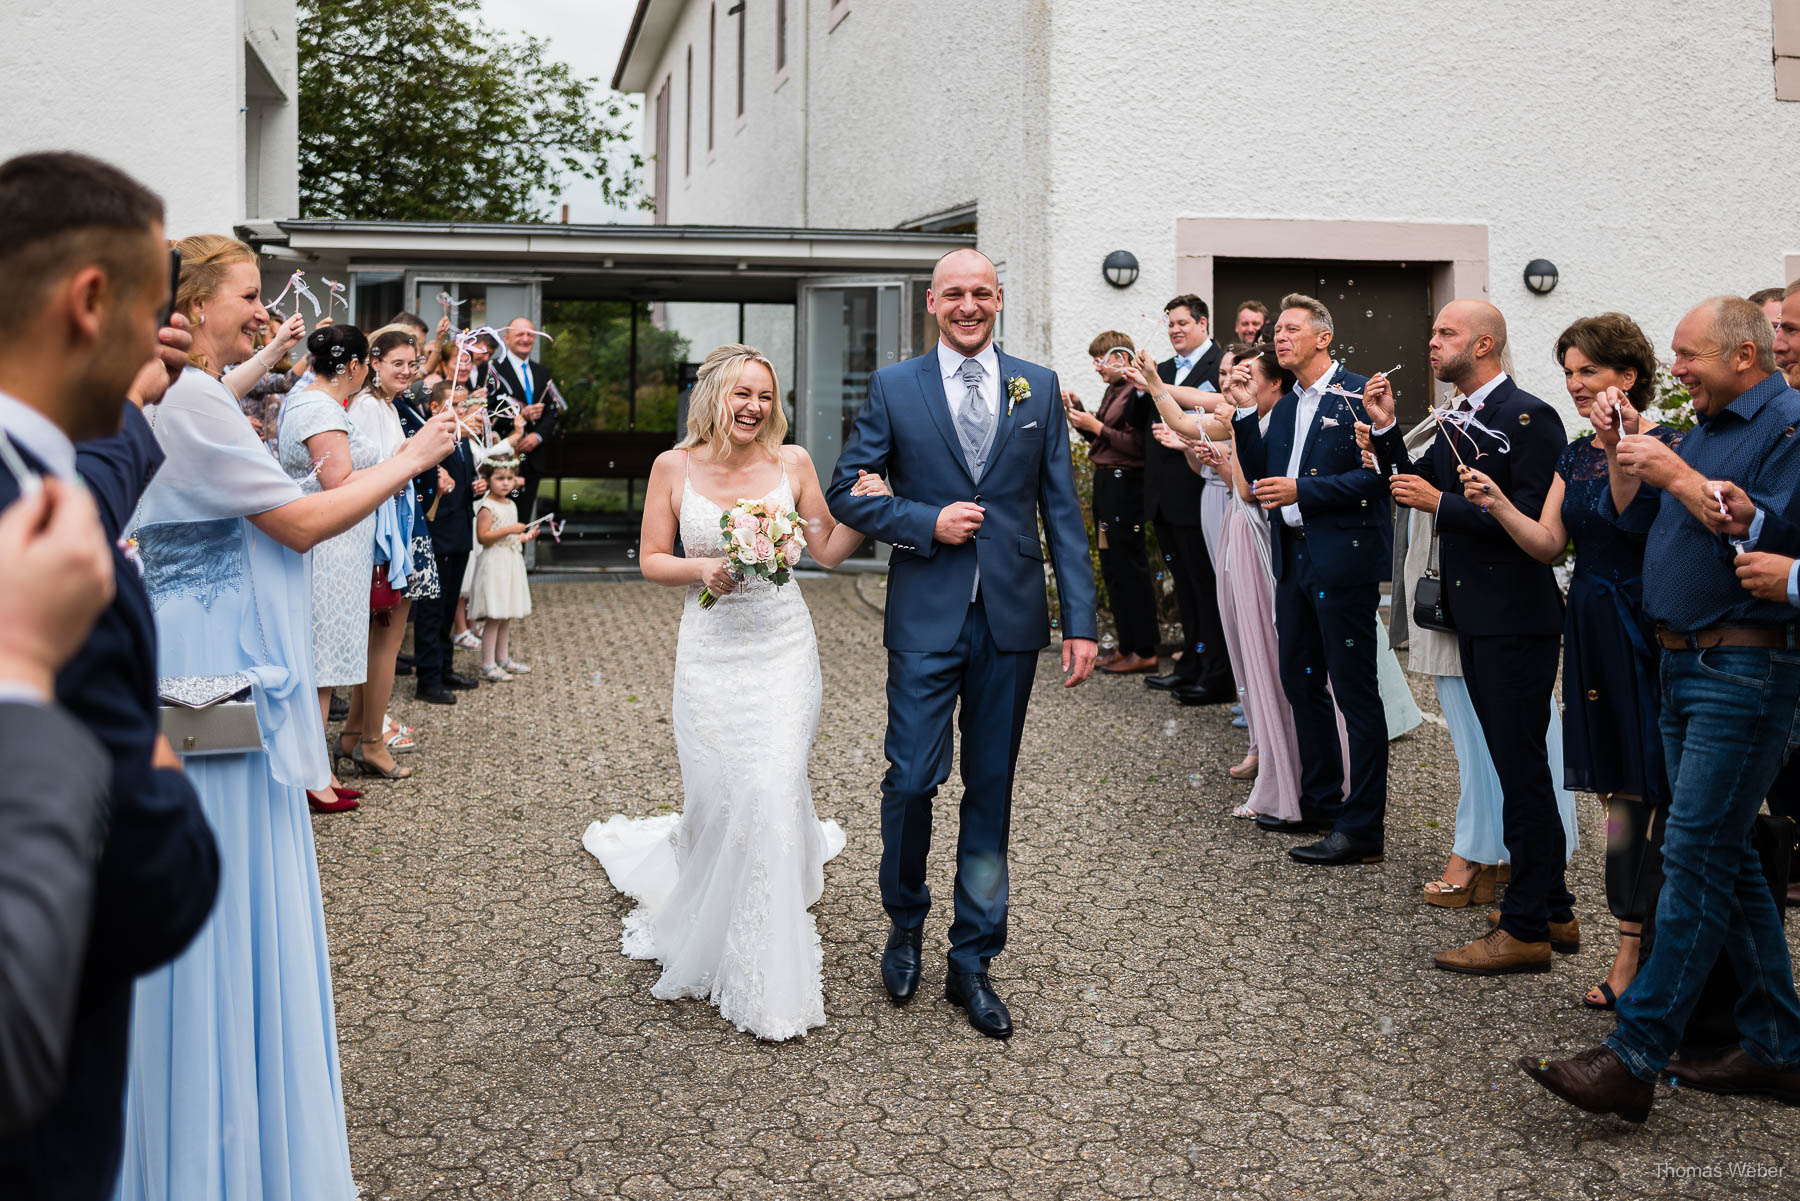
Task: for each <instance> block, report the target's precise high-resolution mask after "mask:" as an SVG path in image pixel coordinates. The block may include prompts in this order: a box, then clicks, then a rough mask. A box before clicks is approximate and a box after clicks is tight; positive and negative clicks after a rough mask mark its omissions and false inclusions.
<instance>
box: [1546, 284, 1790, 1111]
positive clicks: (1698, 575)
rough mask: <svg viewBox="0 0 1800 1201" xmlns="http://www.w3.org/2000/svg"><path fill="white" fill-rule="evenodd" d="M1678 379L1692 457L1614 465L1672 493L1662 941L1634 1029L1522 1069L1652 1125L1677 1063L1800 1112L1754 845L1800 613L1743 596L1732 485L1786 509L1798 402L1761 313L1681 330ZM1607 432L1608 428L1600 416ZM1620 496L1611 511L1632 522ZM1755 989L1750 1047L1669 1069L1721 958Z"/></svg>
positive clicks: (1628, 1013)
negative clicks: (1656, 1102) (1724, 525)
mask: <svg viewBox="0 0 1800 1201" xmlns="http://www.w3.org/2000/svg"><path fill="white" fill-rule="evenodd" d="M1673 348H1674V351H1675V362H1674V365H1673V371H1674V373H1675V376H1676V378H1677V379H1679V380H1680V381H1681V383H1682V384H1683V385H1684V386H1685V387H1686V388H1687V390H1688V392H1689V393H1690V394H1691V395H1692V396H1693V399H1694V412H1695V414H1696V416H1697V417H1698V419H1699V424H1698V425H1697V426H1696V427H1695V428H1694V429H1693V430H1692V431H1690V432H1689V433H1688V435H1687V436H1686V437H1684V438H1683V439H1682V440H1681V446H1680V452H1679V454H1677V453H1676V452H1675V451H1672V450H1670V449H1669V448H1668V447H1667V446H1665V445H1664V444H1663V443H1661V442H1659V441H1657V440H1656V439H1654V438H1651V437H1648V436H1645V435H1641V434H1640V435H1634V436H1631V437H1627V438H1622V439H1621V440H1620V442H1619V447H1618V450H1617V452H1616V453H1615V455H1614V458H1613V463H1612V466H1613V469H1614V472H1615V475H1614V481H1615V486H1614V489H1613V492H1614V493H1615V494H1619V493H1621V492H1623V493H1625V494H1624V495H1620V496H1619V497H1618V501H1619V502H1629V500H1630V496H1631V494H1632V493H1633V492H1634V490H1635V487H1636V482H1640V481H1641V482H1642V483H1644V484H1649V485H1651V486H1653V487H1657V488H1661V489H1662V490H1663V496H1662V501H1661V506H1660V508H1659V509H1658V511H1657V515H1656V520H1655V524H1654V525H1652V526H1651V528H1650V536H1649V541H1648V542H1647V544H1646V546H1645V551H1644V611H1645V612H1646V613H1647V614H1649V616H1650V617H1651V619H1652V620H1654V621H1655V622H1656V627H1657V631H1656V632H1657V640H1658V642H1660V643H1661V645H1662V667H1661V670H1662V690H1663V711H1662V715H1661V723H1662V734H1663V745H1664V747H1665V748H1666V751H1667V759H1668V768H1669V777H1670V781H1669V782H1670V796H1671V800H1670V804H1669V814H1668V818H1667V820H1666V822H1665V826H1664V830H1665V833H1664V838H1663V870H1664V874H1665V877H1666V883H1665V884H1664V885H1663V892H1662V897H1661V899H1660V901H1659V902H1658V903H1657V908H1656V945H1655V947H1654V949H1652V951H1651V952H1650V958H1649V961H1648V962H1646V963H1645V964H1644V966H1643V967H1642V968H1641V969H1640V970H1639V972H1638V975H1637V979H1636V980H1634V981H1633V982H1632V985H1631V988H1630V989H1628V990H1627V991H1626V993H1625V995H1623V996H1622V997H1620V998H1619V1002H1618V1026H1617V1028H1615V1029H1614V1031H1613V1033H1612V1034H1611V1035H1610V1036H1609V1037H1608V1038H1607V1040H1606V1042H1605V1043H1604V1044H1602V1045H1601V1046H1597V1047H1593V1048H1590V1049H1589V1050H1586V1051H1583V1052H1581V1053H1580V1054H1578V1055H1576V1056H1574V1057H1573V1058H1570V1059H1564V1060H1544V1059H1539V1058H1537V1057H1535V1056H1530V1057H1526V1058H1522V1059H1520V1060H1519V1066H1520V1067H1522V1068H1524V1069H1525V1071H1526V1073H1527V1074H1529V1075H1530V1076H1531V1077H1532V1078H1533V1079H1535V1080H1537V1081H1538V1082H1539V1083H1540V1084H1542V1085H1543V1086H1544V1087H1545V1088H1547V1089H1549V1090H1550V1091H1551V1092H1553V1093H1555V1094H1556V1095H1558V1096H1560V1097H1562V1098H1563V1099H1564V1100H1566V1101H1569V1102H1571V1103H1572V1104H1574V1105H1577V1106H1579V1107H1581V1108H1582V1109H1585V1110H1587V1111H1589V1112H1590V1113H1616V1114H1619V1115H1620V1116H1622V1117H1624V1118H1626V1119H1628V1120H1630V1121H1634V1122H1641V1121H1643V1120H1644V1119H1645V1118H1647V1117H1648V1116H1649V1115H1650V1106H1651V1103H1652V1101H1653V1099H1654V1091H1655V1085H1654V1081H1655V1079H1656V1077H1657V1075H1658V1074H1659V1073H1661V1072H1662V1071H1663V1070H1664V1068H1665V1067H1666V1068H1667V1069H1668V1072H1669V1074H1670V1075H1672V1076H1674V1077H1675V1078H1676V1079H1678V1080H1679V1081H1680V1082H1681V1083H1682V1084H1685V1085H1687V1086H1689V1087H1692V1088H1700V1089H1705V1090H1708V1091H1713V1092H1723V1093H1763V1094H1767V1095H1769V1096H1774V1097H1777V1098H1779V1099H1781V1100H1783V1101H1786V1102H1788V1103H1790V1104H1800V997H1797V996H1796V995H1795V992H1794V978H1793V969H1792V966H1791V965H1790V963H1789V960H1788V947H1787V939H1786V938H1785V937H1784V936H1783V933H1782V929H1781V921H1780V918H1779V916H1778V915H1777V913H1776V910H1775V901H1774V898H1773V897H1772V896H1771V895H1770V893H1769V886H1768V882H1767V881H1766V880H1765V879H1764V878H1763V874H1762V867H1761V864H1760V862H1759V861H1758V858H1757V855H1756V852H1755V850H1754V849H1753V848H1752V846H1751V842H1750V831H1751V825H1752V823H1753V822H1754V821H1755V819H1756V813H1757V810H1758V809H1759V808H1760V807H1761V805H1762V799H1763V796H1764V794H1765V793H1767V792H1768V790H1769V785H1770V784H1771V783H1772V782H1773V781H1774V779H1775V774H1776V772H1778V771H1779V770H1780V768H1781V765H1782V762H1783V760H1785V759H1786V757H1787V752H1788V744H1789V741H1790V739H1791V738H1792V737H1793V735H1794V733H1795V714H1796V710H1797V709H1800V627H1797V624H1796V623H1797V620H1800V613H1796V611H1795V610H1794V609H1793V608H1792V607H1790V606H1789V605H1788V604H1787V603H1786V600H1785V598H1784V599H1781V600H1770V599H1765V598H1763V597H1759V596H1757V595H1755V594H1753V593H1751V592H1747V591H1745V589H1744V588H1743V587H1742V586H1740V584H1739V581H1738V577H1737V574H1736V565H1735V563H1734V560H1735V558H1736V548H1735V547H1734V546H1732V544H1731V543H1730V542H1729V541H1728V540H1727V539H1726V538H1725V537H1724V536H1723V535H1722V534H1721V533H1719V532H1717V530H1715V529H1714V528H1712V526H1711V525H1709V522H1708V520H1707V515H1708V514H1711V515H1713V516H1714V517H1716V518H1718V519H1719V520H1720V521H1725V520H1728V519H1729V505H1728V504H1727V503H1726V500H1725V498H1724V489H1723V488H1722V487H1721V482H1722V481H1731V482H1732V483H1735V484H1736V485H1737V486H1738V487H1739V488H1740V489H1741V490H1742V491H1743V493H1745V494H1747V496H1748V497H1749V499H1750V500H1751V501H1752V502H1754V504H1755V505H1756V506H1758V507H1760V508H1763V509H1765V510H1769V511H1774V512H1781V511H1785V510H1786V509H1787V507H1788V502H1789V500H1790V499H1791V498H1792V497H1793V495H1794V493H1795V490H1796V487H1797V486H1800V435H1797V434H1796V429H1797V428H1800V392H1796V391H1794V389H1792V388H1790V387H1789V386H1788V384H1787V381H1786V380H1784V379H1783V378H1782V377H1781V376H1780V375H1779V374H1777V373H1776V371H1775V358H1774V353H1773V332H1772V330H1771V329H1770V326H1769V319H1768V317H1766V316H1765V315H1764V314H1763V311H1762V310H1761V309H1760V308H1758V307H1757V306H1756V305H1753V304H1751V303H1750V302H1749V301H1747V300H1743V299H1741V298H1737V297H1718V298H1715V299H1713V300H1709V301H1706V302H1705V303H1703V304H1702V305H1700V306H1699V307H1698V308H1696V309H1694V310H1693V311H1692V312H1690V313H1689V314H1688V315H1687V316H1685V317H1683V318H1682V319H1681V323H1680V324H1679V325H1677V326H1676V327H1675V337H1674V347H1673ZM1599 420H1601V421H1606V420H1608V417H1607V416H1606V415H1604V414H1603V415H1602V416H1601V417H1600V418H1599ZM1614 504H1615V500H1614V497H1613V496H1605V497H1603V498H1602V500H1601V505H1602V512H1604V513H1605V514H1606V515H1607V516H1608V517H1612V518H1615V519H1616V516H1617V514H1616V512H1615V511H1614V508H1613V506H1614ZM1721 950H1722V951H1723V952H1724V953H1725V954H1727V955H1729V956H1730V957H1731V965H1732V968H1733V969H1734V970H1735V971H1736V973H1737V978H1738V980H1739V981H1740V982H1741V983H1742V988H1743V991H1742V994H1741V995H1740V997H1739V999H1738V1003H1737V1010H1736V1017H1737V1025H1738V1032H1739V1033H1740V1034H1741V1035H1742V1038H1743V1041H1742V1043H1741V1044H1740V1045H1738V1046H1736V1047H1733V1048H1731V1049H1730V1050H1729V1051H1727V1052H1725V1053H1724V1054H1723V1055H1719V1056H1714V1057H1709V1058H1705V1059H1683V1060H1679V1061H1677V1062H1675V1063H1670V1062H1669V1061H1670V1059H1671V1057H1672V1056H1673V1054H1674V1052H1675V1049H1676V1047H1677V1046H1678V1045H1679V1044H1680V1041H1681V1036H1682V1032H1683V1031H1684V1030H1685V1029H1686V1027H1687V1023H1688V1018H1689V1016H1690V1015H1691V1014H1692V1013H1693V1009H1694V1004H1695V1002H1696V1001H1697V1000H1698V999H1699V996H1700V990H1701V987H1702V986H1703V985H1704V984H1705V983H1706V979H1707V977H1708V976H1709V975H1710V974H1711V972H1712V967H1713V964H1714V962H1715V961H1716V960H1717V958H1718V956H1719V953H1720V951H1721Z"/></svg>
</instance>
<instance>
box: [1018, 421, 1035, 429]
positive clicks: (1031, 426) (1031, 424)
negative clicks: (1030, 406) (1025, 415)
mask: <svg viewBox="0 0 1800 1201" xmlns="http://www.w3.org/2000/svg"><path fill="white" fill-rule="evenodd" d="M1019 428H1020V429H1022V430H1034V429H1036V428H1037V422H1035V421H1027V422H1026V423H1025V424H1024V425H1021V426H1020V427H1019Z"/></svg>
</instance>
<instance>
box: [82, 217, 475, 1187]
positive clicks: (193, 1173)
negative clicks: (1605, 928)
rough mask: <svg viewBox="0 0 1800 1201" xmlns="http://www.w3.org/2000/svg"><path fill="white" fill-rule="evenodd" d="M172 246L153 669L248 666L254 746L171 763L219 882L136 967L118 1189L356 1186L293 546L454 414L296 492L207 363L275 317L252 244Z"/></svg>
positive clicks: (344, 523)
mask: <svg viewBox="0 0 1800 1201" xmlns="http://www.w3.org/2000/svg"><path fill="white" fill-rule="evenodd" d="M180 249H181V251H182V257H183V263H182V278H181V289H180V292H179V294H178V307H179V308H180V310H181V311H182V312H183V313H184V314H186V315H187V316H188V318H189V320H190V322H192V323H193V325H194V332H195V337H194V357H195V359H196V361H197V362H198V363H199V364H201V366H200V367H191V368H189V369H188V371H187V372H186V373H184V374H183V375H182V377H181V379H180V380H179V381H177V383H176V384H175V386H174V387H172V388H171V389H170V390H169V393H168V396H167V397H166V398H165V399H164V400H163V402H162V404H161V405H160V406H158V407H157V408H156V409H155V410H153V411H152V413H151V417H150V420H151V423H152V428H153V429H154V430H155V433H156V437H157V441H158V443H159V444H160V445H161V446H162V448H163V451H164V453H165V454H166V455H167V459H166V460H165V462H164V463H163V465H162V467H161V469H160V470H159V472H158V473H157V476H156V478H155V479H154V480H153V481H152V482H151V484H150V486H149V488H148V489H146V491H145V493H144V498H143V501H142V504H141V505H140V506H139V509H138V512H137V515H136V520H135V522H134V525H135V536H136V539H137V553H138V556H139V559H140V562H141V565H142V568H143V570H144V574H145V582H146V584H147V585H148V587H149V591H150V596H151V601H152V604H153V605H154V607H155V610H156V625H157V634H158V638H157V643H158V647H159V655H160V659H159V662H158V665H157V668H158V674H159V675H161V676H164V677H169V676H192V675H208V676H223V675H236V674H242V675H244V676H247V677H248V679H249V681H250V684H251V691H252V698H253V700H254V702H255V706H256V717H257V724H258V726H259V728H260V733H261V737H262V748H261V749H260V750H254V751H245V752H238V753H230V754H219V755H207V756H189V757H187V758H186V760H185V762H184V764H183V766H184V768H185V769H186V771H187V773H188V778H189V779H190V780H191V781H192V782H193V785H194V788H195V791H196V792H198V793H199V796H200V803H201V807H202V808H203V809H204V810H205V813H206V817H207V820H208V822H209V823H210V824H211V825H212V828H213V833H214V835H215V836H216V837H217V839H218V844H219V857H220V882H219V898H218V902H217V904H216V906H215V908H214V910H213V915H212V917H211V919H210V920H209V921H208V922H207V924H206V925H205V926H204V927H203V928H202V929H201V931H200V933H199V934H198V935H197V936H196V937H195V939H194V941H193V943H192V944H191V945H190V946H189V947H188V949H187V951H186V952H184V953H183V954H182V956H181V957H180V958H179V959H177V960H176V961H175V962H174V963H172V964H170V965H168V966H167V967H165V968H162V969H160V970H159V971H156V972H154V973H152V974H150V975H148V976H145V977H143V978H141V979H140V980H139V982H138V985H137V989H136V995H135V998H134V1006H133V1015H132V1032H131V1062H130V1077H129V1085H128V1089H127V1096H126V1142H125V1156H124V1167H123V1171H122V1172H121V1176H120V1182H119V1189H118V1196H119V1197H120V1198H123V1199H130V1201H139V1199H143V1201H314V1199H317V1201H340V1199H342V1201H349V1199H350V1198H354V1197H355V1196H356V1195H357V1193H356V1186H355V1184H354V1183H353V1182H352V1180H351V1176H350V1154H349V1146H348V1142H347V1139H346V1136H345V1129H344V1104H343V1092H342V1087H341V1084H340V1081H339V1076H338V1059H337V1035H336V1027H335V1022H334V1018H333V1013H332V1000H331V974H330V963H329V959H328V957H327V954H326V947H325V920H324V909H323V906H322V904H321V900H320V894H319V873H318V865H317V863H316V861H315V859H314V853H313V838H312V825H311V821H310V818H309V817H308V812H307V806H306V789H307V788H308V787H309V786H314V787H316V786H318V785H321V784H323V783H324V782H325V781H326V780H327V779H328V778H329V770H328V768H327V765H326V760H325V746H324V730H323V727H322V726H321V724H320V721H319V710H318V706H317V704H316V701H315V698H314V693H313V666H312V589H311V585H310V573H309V564H308V556H307V554H306V551H308V550H309V549H310V548H311V547H312V546H313V545H315V544H317V543H318V542H320V541H323V540H324V539H326V538H328V537H330V536H332V535H334V534H336V533H340V532H342V531H343V530H345V529H348V528H350V527H351V526H353V525H355V524H356V523H357V522H358V521H360V520H361V519H362V518H363V517H364V516H366V515H367V514H369V513H371V512H373V511H374V509H375V507H376V506H377V505H379V504H380V503H381V502H382V501H383V500H385V499H386V498H387V497H388V496H390V495H392V494H393V492H394V490H395V489H396V488H397V487H399V486H400V484H401V483H403V482H404V481H405V480H407V479H409V478H411V476H412V475H413V474H416V473H417V472H418V471H419V470H421V469H423V468H425V467H428V466H429V465H430V464H429V463H427V462H426V461H425V460H426V459H427V458H428V457H429V456H431V455H433V454H435V455H436V456H437V457H442V455H443V454H444V453H445V452H446V451H447V450H448V449H449V446H450V440H449V433H448V428H447V427H446V426H444V425H442V424H441V423H440V424H439V425H438V427H437V429H436V430H432V429H430V428H429V427H428V429H427V430H426V431H422V432H421V434H420V435H419V437H418V438H417V439H415V440H414V443H415V444H416V445H415V444H409V448H408V450H407V451H403V452H402V453H401V454H400V455H397V456H395V457H394V458H393V459H391V460H388V462H387V463H384V464H382V465H381V466H379V467H375V468H371V469H370V470H369V471H367V472H362V473H358V476H359V477H360V478H356V479H352V480H350V481H347V482H346V484H345V485H344V486H343V487H341V488H337V489H333V490H332V491H330V492H328V493H321V494H317V495H313V496H305V497H303V496H302V495H301V491H300V487H299V485H298V484H296V483H295V482H294V481H293V480H291V479H289V478H288V476H287V475H286V473H285V472H283V471H282V470H281V468H280V466H279V465H278V464H277V463H276V462H275V460H274V459H273V458H272V457H271V456H270V455H269V452H268V450H267V448H266V447H265V446H264V445H263V443H262V442H261V440H260V439H259V438H258V437H257V435H256V433H255V431H254V430H253V429H252V428H251V426H250V423H249V421H248V420H247V419H246V418H245V417H244V415H243V412H242V410H241V409H239V407H238V405H237V403H236V401H235V399H234V398H233V397H232V395H231V393H230V392H229V391H227V390H226V388H225V387H224V385H223V384H222V383H220V382H219V380H218V378H217V370H218V367H217V364H222V363H231V362H235V361H238V360H239V359H241V358H245V357H248V354H249V335H250V332H252V331H254V330H255V329H256V328H258V327H260V326H261V325H263V324H264V323H266V321H267V315H266V313H265V312H264V310H263V306H262V302H261V300H260V299H259V297H260V293H261V281H260V279H259V277H258V272H257V267H256V256H255V254H254V252H252V251H251V250H250V249H249V248H248V247H247V246H244V245H243V244H242V243H240V242H237V241H235V240H234V239H230V238H223V237H214V236H202V237H197V238H188V239H186V240H184V241H183V242H182V243H180ZM202 368H204V369H202ZM430 462H431V463H435V462H436V458H431V459H430Z"/></svg>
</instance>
